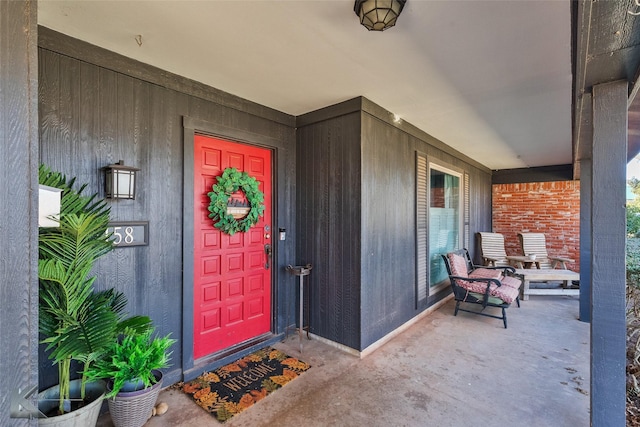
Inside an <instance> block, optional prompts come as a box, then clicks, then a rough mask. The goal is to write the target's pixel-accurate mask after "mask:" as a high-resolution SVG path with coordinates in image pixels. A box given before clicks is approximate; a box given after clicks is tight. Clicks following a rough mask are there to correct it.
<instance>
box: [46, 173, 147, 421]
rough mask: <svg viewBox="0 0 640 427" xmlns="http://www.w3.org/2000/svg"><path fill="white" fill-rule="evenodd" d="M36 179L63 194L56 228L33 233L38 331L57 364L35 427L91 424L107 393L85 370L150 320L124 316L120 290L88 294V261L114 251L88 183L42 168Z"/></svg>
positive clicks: (102, 208) (100, 203)
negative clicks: (55, 380)
mask: <svg viewBox="0 0 640 427" xmlns="http://www.w3.org/2000/svg"><path fill="white" fill-rule="evenodd" d="M39 181H40V184H44V185H48V186H51V187H55V188H60V189H62V190H63V192H62V198H61V208H60V218H59V227H55V228H41V229H40V232H39V242H38V244H39V246H38V249H39V260H38V278H39V283H40V287H39V330H40V334H41V335H42V336H43V337H44V339H43V340H42V343H44V344H47V351H49V358H50V359H52V360H53V363H54V364H55V365H57V367H58V381H59V384H58V386H56V387H53V388H50V389H48V390H46V391H44V392H42V393H41V395H40V399H39V401H40V402H41V404H39V406H40V411H41V412H43V413H44V414H45V415H47V417H48V418H47V419H41V420H40V422H39V424H40V425H47V424H56V425H61V423H64V422H65V420H67V419H68V420H69V422H70V424H71V425H72V424H73V423H75V424H76V425H82V426H87V425H95V423H96V420H97V417H98V414H99V410H100V406H101V405H100V404H101V400H102V397H103V396H104V394H105V388H104V384H101V383H99V382H91V383H89V382H88V381H87V377H86V374H85V373H84V372H85V371H86V370H87V369H88V368H89V367H90V366H91V364H92V363H93V361H95V360H96V359H98V358H100V357H101V355H102V353H103V352H104V351H105V350H106V349H107V348H109V347H110V346H111V345H112V343H113V342H115V341H116V339H117V337H118V334H119V333H120V332H121V331H123V330H124V329H125V328H130V329H135V330H141V331H142V330H146V329H147V328H148V327H149V325H150V319H149V318H148V317H146V316H135V317H130V318H127V317H126V316H125V314H124V309H125V307H126V303H127V301H126V298H125V297H124V295H123V294H122V293H119V292H115V291H113V290H106V291H102V292H94V289H93V282H94V281H95V277H92V276H90V273H91V269H92V267H93V264H94V262H95V261H96V260H97V259H98V258H99V257H101V256H102V255H104V254H106V253H108V252H109V251H110V250H112V248H113V246H112V244H111V242H110V240H109V236H108V235H107V233H106V230H107V225H108V222H109V208H108V207H107V206H106V203H105V201H104V200H99V199H97V196H96V195H95V194H94V195H92V196H84V195H82V194H81V193H82V192H83V191H84V189H85V188H86V185H83V186H81V187H80V188H79V189H78V190H76V189H74V184H75V178H73V179H70V180H67V179H66V177H65V176H64V175H62V174H60V173H58V172H53V171H51V170H50V169H48V168H47V167H46V166H44V165H42V166H41V167H40V170H39ZM73 361H76V362H78V363H79V365H80V366H81V367H82V372H81V374H80V376H81V378H80V379H77V380H73V381H72V380H71V377H72V376H75V374H76V373H73V372H72V371H71V366H72V362H73ZM72 403H73V405H72ZM80 407H82V409H80ZM72 411H73V413H71V414H70V412H72ZM80 411H82V412H83V415H82V416H80V415H78V414H79V412H80Z"/></svg>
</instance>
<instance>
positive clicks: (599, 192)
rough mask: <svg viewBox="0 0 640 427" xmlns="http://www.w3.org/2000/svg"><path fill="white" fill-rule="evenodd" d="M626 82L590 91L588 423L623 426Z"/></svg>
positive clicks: (624, 377) (624, 376)
mask: <svg viewBox="0 0 640 427" xmlns="http://www.w3.org/2000/svg"><path fill="white" fill-rule="evenodd" d="M627 94H628V92H627V82H626V81H620V82H613V83H606V84H602V85H597V86H594V87H593V145H592V146H593V181H592V183H591V186H592V201H593V204H592V212H591V213H592V215H591V225H592V228H591V229H592V233H591V247H592V249H593V250H592V252H591V272H592V280H593V281H592V289H591V297H592V301H593V302H594V304H593V306H592V322H591V402H592V405H591V424H592V425H593V426H596V427H598V426H624V425H625V424H626V421H625V415H626V411H625V409H626V371H625V363H624V362H625V361H626V317H625V315H626V312H625V283H626V276H625V239H624V236H625V233H626V215H625V201H626V197H625V182H626V176H625V169H624V168H622V167H620V166H621V165H624V164H626V159H627V120H626V117H627Z"/></svg>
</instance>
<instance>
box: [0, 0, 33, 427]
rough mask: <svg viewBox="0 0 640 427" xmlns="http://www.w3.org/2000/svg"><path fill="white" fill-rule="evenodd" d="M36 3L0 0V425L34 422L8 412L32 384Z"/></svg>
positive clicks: (23, 424) (22, 424)
mask: <svg viewBox="0 0 640 427" xmlns="http://www.w3.org/2000/svg"><path fill="white" fill-rule="evenodd" d="M37 8H38V2H37V0H32V1H2V0H0V17H1V18H2V24H1V25H0V40H1V41H2V43H0V64H2V66H0V177H1V179H2V187H3V189H2V191H3V194H2V198H1V199H0V200H1V201H0V217H2V220H1V223H0V231H1V232H2V239H0V250H1V251H2V261H1V262H0V294H1V295H2V299H1V301H0V306H1V307H2V309H1V310H0V325H2V332H1V333H0V348H2V352H0V375H1V376H2V379H1V380H0V396H1V397H0V425H11V426H27V425H29V426H36V425H37V424H38V420H37V419H35V418H34V419H28V418H21V419H18V418H13V419H12V418H10V414H11V409H12V408H11V403H12V398H11V397H12V395H13V393H23V392H26V391H28V390H30V389H31V388H32V387H36V386H37V385H38V158H39V154H38V153H39V151H38V134H39V133H38V35H37V31H38V26H37ZM22 396H23V397H24V396H25V395H24V394H22ZM29 399H31V402H32V403H33V402H35V398H34V397H33V396H31V397H29ZM13 400H14V401H15V400H17V399H13ZM25 412H26V411H25ZM23 414H24V413H23Z"/></svg>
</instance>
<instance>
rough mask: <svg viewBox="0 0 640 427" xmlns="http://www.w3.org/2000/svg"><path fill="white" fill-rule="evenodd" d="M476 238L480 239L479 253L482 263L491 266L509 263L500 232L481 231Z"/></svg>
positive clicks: (501, 265) (502, 265)
mask: <svg viewBox="0 0 640 427" xmlns="http://www.w3.org/2000/svg"><path fill="white" fill-rule="evenodd" d="M478 240H479V241H480V253H481V256H482V263H483V264H484V265H487V266H492V267H504V266H508V265H509V260H508V259H507V252H506V251H505V249H504V236H503V235H502V234H500V233H489V232H485V231H482V232H479V233H478Z"/></svg>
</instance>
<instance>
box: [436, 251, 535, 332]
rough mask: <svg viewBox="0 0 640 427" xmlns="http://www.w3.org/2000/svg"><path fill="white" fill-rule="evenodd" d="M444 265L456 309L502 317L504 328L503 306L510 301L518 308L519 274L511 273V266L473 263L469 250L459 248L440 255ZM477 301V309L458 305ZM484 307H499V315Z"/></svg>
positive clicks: (456, 312) (504, 311)
mask: <svg viewBox="0 0 640 427" xmlns="http://www.w3.org/2000/svg"><path fill="white" fill-rule="evenodd" d="M442 258H443V259H444V264H445V266H446V267H447V272H448V273H449V280H450V281H451V289H452V290H453V295H454V297H455V300H456V308H455V311H454V313H453V315H454V316H457V315H458V311H466V312H467V313H473V314H479V315H481V316H487V317H493V318H494V319H502V322H503V323H504V327H505V329H506V327H507V313H506V309H507V308H508V307H509V306H510V305H511V303H512V302H513V301H516V303H517V304H518V307H520V287H521V286H522V282H523V281H522V277H521V276H517V275H515V274H514V273H515V269H514V268H513V267H509V266H504V267H479V266H475V265H473V263H472V261H471V257H470V256H469V251H467V250H466V249H460V250H458V251H455V252H449V253H448V254H446V255H442ZM463 302H464V303H469V304H477V305H480V306H482V309H481V310H480V311H475V310H467V309H464V308H460V303H463ZM487 307H497V308H500V309H501V310H502V316H496V315H493V314H489V313H485V312H484V309H485V308H487Z"/></svg>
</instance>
